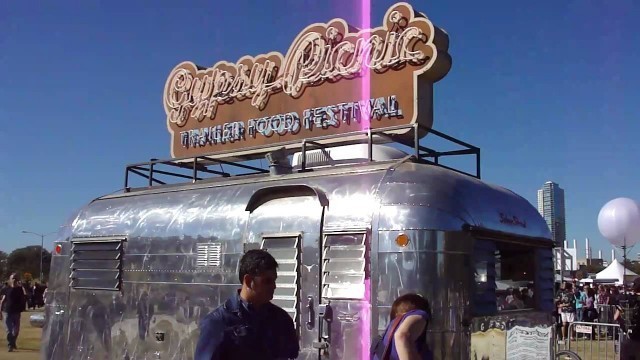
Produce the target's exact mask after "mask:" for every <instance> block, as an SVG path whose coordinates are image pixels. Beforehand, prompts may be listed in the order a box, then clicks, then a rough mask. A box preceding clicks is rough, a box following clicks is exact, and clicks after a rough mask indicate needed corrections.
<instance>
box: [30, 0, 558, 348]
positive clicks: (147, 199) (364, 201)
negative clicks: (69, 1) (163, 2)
mask: <svg viewBox="0 0 640 360" xmlns="http://www.w3.org/2000/svg"><path fill="white" fill-rule="evenodd" d="M363 34H364V35H363ZM365 35H366V36H365ZM448 45H449V38H448V35H447V34H446V33H445V32H444V31H442V30H441V29H439V28H437V27H435V26H434V25H433V24H432V23H431V21H430V20H429V19H428V18H427V17H426V16H425V15H423V14H420V13H418V12H416V11H414V10H413V8H412V7H411V6H410V5H409V4H406V3H399V4H396V5H393V6H392V7H391V8H390V9H389V10H388V11H387V14H386V15H385V17H384V19H383V21H382V26H379V27H377V28H374V29H369V30H362V31H360V30H358V29H355V30H354V28H353V27H350V26H348V25H347V24H346V22H344V21H343V20H340V19H336V20H332V21H330V22H328V23H326V24H314V25H312V26H309V27H307V28H306V29H304V30H303V31H302V32H301V33H300V34H299V35H298V37H297V38H296V39H295V40H294V41H293V42H292V45H291V48H290V49H289V51H288V52H287V53H286V54H285V55H283V54H280V53H274V52H271V53H268V54H266V55H259V56H257V57H252V56H249V57H243V58H241V59H240V60H238V62H237V63H236V64H231V63H228V62H218V63H216V65H214V66H213V67H210V68H205V67H199V66H196V65H195V64H193V63H190V62H184V63H181V64H179V65H178V66H176V68H175V69H174V70H173V71H172V72H171V74H170V76H169V78H168V80H167V82H166V85H165V90H164V96H163V100H164V107H165V112H166V114H167V127H168V130H169V132H170V133H171V146H172V147H171V154H172V158H171V159H170V160H166V161H161V160H152V161H150V162H147V163H141V164H134V165H130V166H127V168H126V179H125V185H124V190H123V191H122V192H121V193H117V194H111V195H107V196H103V197H100V198H98V199H96V200H94V201H92V202H91V203H90V204H88V205H87V206H86V207H84V208H83V209H82V210H81V211H80V212H79V213H78V214H77V216H75V217H74V218H73V220H72V221H70V223H69V224H68V226H66V227H64V231H65V233H64V234H63V236H61V238H60V239H59V240H58V241H57V242H56V251H54V256H53V259H52V264H51V279H50V282H49V291H48V294H47V298H46V308H45V309H46V312H45V325H44V330H43V331H44V332H43V337H42V338H43V343H42V354H43V355H42V356H43V359H52V360H58V359H60V360H62V359H64V360H68V359H191V358H192V357H193V352H194V347H195V343H196V341H197V338H198V334H199V331H198V324H199V322H200V320H201V319H202V318H203V317H204V316H205V315H206V314H207V313H209V312H210V311H212V310H213V309H214V308H216V307H217V306H218V305H219V304H221V302H223V301H224V300H225V299H226V298H227V297H229V296H231V295H232V294H234V292H235V291H236V289H237V288H238V287H239V280H238V275H237V267H238V261H239V259H240V257H241V256H242V254H243V253H244V252H245V251H247V250H248V249H252V248H263V249H266V250H268V251H269V252H270V253H272V254H273V255H274V257H275V258H276V259H277V260H278V262H279V274H278V275H279V276H278V282H277V285H278V288H277V291H276V294H275V297H274V299H273V302H274V303H276V304H277V305H279V306H281V307H282V308H284V309H285V310H286V311H287V312H288V313H289V314H290V315H291V318H292V320H293V321H294V324H295V326H296V329H297V332H298V336H299V342H300V348H301V353H300V356H299V359H332V360H336V359H345V360H347V359H348V360H351V359H367V358H368V357H369V345H370V343H371V339H372V338H373V337H375V336H377V335H378V334H379V333H380V332H381V331H383V330H384V329H385V326H386V325H387V323H388V321H389V312H390V306H391V304H392V303H393V301H394V299H395V298H396V297H398V296H399V295H401V294H404V293H407V292H416V293H419V294H421V295H423V296H425V297H426V298H428V300H429V301H430V303H431V306H432V310H433V319H432V321H431V323H430V326H429V329H428V331H429V333H428V343H429V346H430V347H431V349H433V352H434V355H435V358H436V359H505V358H521V356H522V355H523V354H526V355H527V356H535V357H536V358H549V356H550V355H551V354H552V351H553V350H552V346H551V344H552V341H551V340H552V335H551V334H552V331H551V326H552V324H553V322H552V320H551V311H552V308H553V290H554V289H553V286H554V266H553V265H554V264H553V261H552V258H553V255H552V251H553V247H554V244H553V243H552V241H551V235H550V232H549V229H548V227H547V225H546V223H545V222H544V221H543V219H542V218H541V216H540V215H539V214H538V212H537V211H536V209H534V208H533V206H531V204H530V203H529V202H527V201H526V200H525V199H523V198H522V197H520V196H518V195H517V194H514V193H513V192H511V191H509V190H506V189H504V188H501V187H498V186H494V185H490V184H487V183H485V182H483V181H481V180H480V179H479V178H480V150H479V149H478V148H477V147H474V146H471V145H469V144H466V143H464V142H461V141H459V140H456V139H455V138H453V137H451V136H447V135H445V134H442V133H440V132H437V131H436V130H434V129H433V128H432V124H433V87H434V83H435V82H437V81H439V80H441V79H442V78H443V77H444V76H445V75H446V74H447V73H448V71H449V69H450V68H451V57H450V56H449V54H448ZM205 119H206V120H205ZM427 134H429V136H428V138H438V137H439V138H442V139H444V140H446V141H450V142H453V143H455V144H456V145H457V146H458V147H462V149H458V150H449V151H436V150H434V149H432V148H427V147H426V145H425V143H424V142H421V141H420V140H421V138H423V137H424V136H425V135H427ZM389 144H390V145H389ZM460 155H471V156H472V162H475V165H476V171H475V173H470V174H466V173H461V172H460V171H456V170H454V169H452V168H449V167H447V166H444V165H443V164H442V162H441V160H443V159H444V158H446V157H449V158H450V157H459V156H460ZM260 158H262V159H263V161H266V163H267V164H268V165H269V169H268V170H267V169H266V167H264V168H263V167H261V166H259V165H260V164H258V162H259V161H260V160H257V159H260ZM241 160H248V161H249V162H248V163H247V162H243V161H241ZM133 175H139V176H138V177H136V178H133V177H132V178H131V179H130V176H133ZM135 179H144V180H145V183H143V184H137V185H136V184H134V183H133V181H134V180H135ZM176 179H178V180H181V181H182V183H180V182H179V181H178V182H176V181H175V180H176Z"/></svg>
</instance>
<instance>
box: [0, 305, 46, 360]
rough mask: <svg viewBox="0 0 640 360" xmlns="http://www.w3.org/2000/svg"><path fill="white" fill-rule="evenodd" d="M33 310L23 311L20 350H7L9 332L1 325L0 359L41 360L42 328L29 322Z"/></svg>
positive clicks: (19, 340)
mask: <svg viewBox="0 0 640 360" xmlns="http://www.w3.org/2000/svg"><path fill="white" fill-rule="evenodd" d="M32 313H33V311H28V312H24V313H22V319H21V320H20V335H18V342H17V345H18V350H16V351H14V352H11V353H10V352H8V351H7V333H6V331H5V329H4V324H3V326H0V328H1V329H0V341H1V342H2V346H1V347H0V360H40V337H41V336H42V329H40V328H36V327H33V326H31V324H29V316H31V314H32Z"/></svg>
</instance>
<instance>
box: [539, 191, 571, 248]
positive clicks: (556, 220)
mask: <svg viewBox="0 0 640 360" xmlns="http://www.w3.org/2000/svg"><path fill="white" fill-rule="evenodd" d="M538 212H540V215H542V217H544V220H545V221H546V222H547V225H548V226H549V229H550V230H551V236H552V237H553V241H554V242H555V243H556V246H562V244H564V241H565V240H566V237H567V230H566V229H567V224H566V217H565V211H564V190H563V189H562V188H561V187H560V186H559V185H558V184H556V183H554V182H552V181H547V182H546V183H545V184H544V185H543V186H542V189H540V190H538Z"/></svg>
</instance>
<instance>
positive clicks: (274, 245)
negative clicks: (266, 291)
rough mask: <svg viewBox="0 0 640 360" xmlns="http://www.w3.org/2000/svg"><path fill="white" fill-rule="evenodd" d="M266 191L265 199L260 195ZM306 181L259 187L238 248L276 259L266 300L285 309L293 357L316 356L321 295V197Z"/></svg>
mask: <svg viewBox="0 0 640 360" xmlns="http://www.w3.org/2000/svg"><path fill="white" fill-rule="evenodd" d="M267 194H268V198H266V199H265V198H264V196H265V195H267ZM324 199H325V198H323V196H322V194H321V193H320V192H318V191H317V190H314V189H312V188H310V187H306V186H294V187H276V188H265V189H261V190H259V191H257V192H256V193H255V194H254V196H253V197H252V199H251V201H250V202H249V205H248V206H247V210H248V211H250V215H249V221H248V223H247V232H246V233H247V235H246V238H245V246H244V250H245V251H247V250H249V249H254V248H262V249H266V250H267V251H269V253H271V254H272V255H273V256H274V258H275V259H276V260H277V261H278V264H279V268H278V280H277V282H276V285H277V288H276V291H275V294H274V298H273V300H272V303H274V304H276V305H278V306H280V307H281V308H283V309H284V310H285V311H287V312H288V313H289V315H290V316H291V318H292V319H293V321H294V325H295V327H296V330H297V333H298V336H299V341H300V356H299V357H298V358H299V359H318V358H319V356H320V351H319V350H318V349H317V348H314V346H313V345H314V343H317V342H318V339H319V336H320V335H319V333H318V313H317V311H318V304H319V299H320V298H321V288H320V286H319V284H320V280H319V279H320V278H319V276H320V270H319V268H320V266H321V251H320V249H321V245H320V244H321V241H320V239H321V228H322V219H323V214H324V207H325V206H326V200H324Z"/></svg>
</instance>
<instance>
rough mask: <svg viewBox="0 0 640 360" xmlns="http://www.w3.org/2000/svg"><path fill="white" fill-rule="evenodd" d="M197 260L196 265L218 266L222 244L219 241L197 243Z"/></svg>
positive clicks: (200, 266)
mask: <svg viewBox="0 0 640 360" xmlns="http://www.w3.org/2000/svg"><path fill="white" fill-rule="evenodd" d="M197 251H198V260H197V263H196V266H197V267H199V268H202V267H218V266H220V264H221V261H220V258H221V256H222V244H221V243H206V244H198V246H197Z"/></svg>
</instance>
